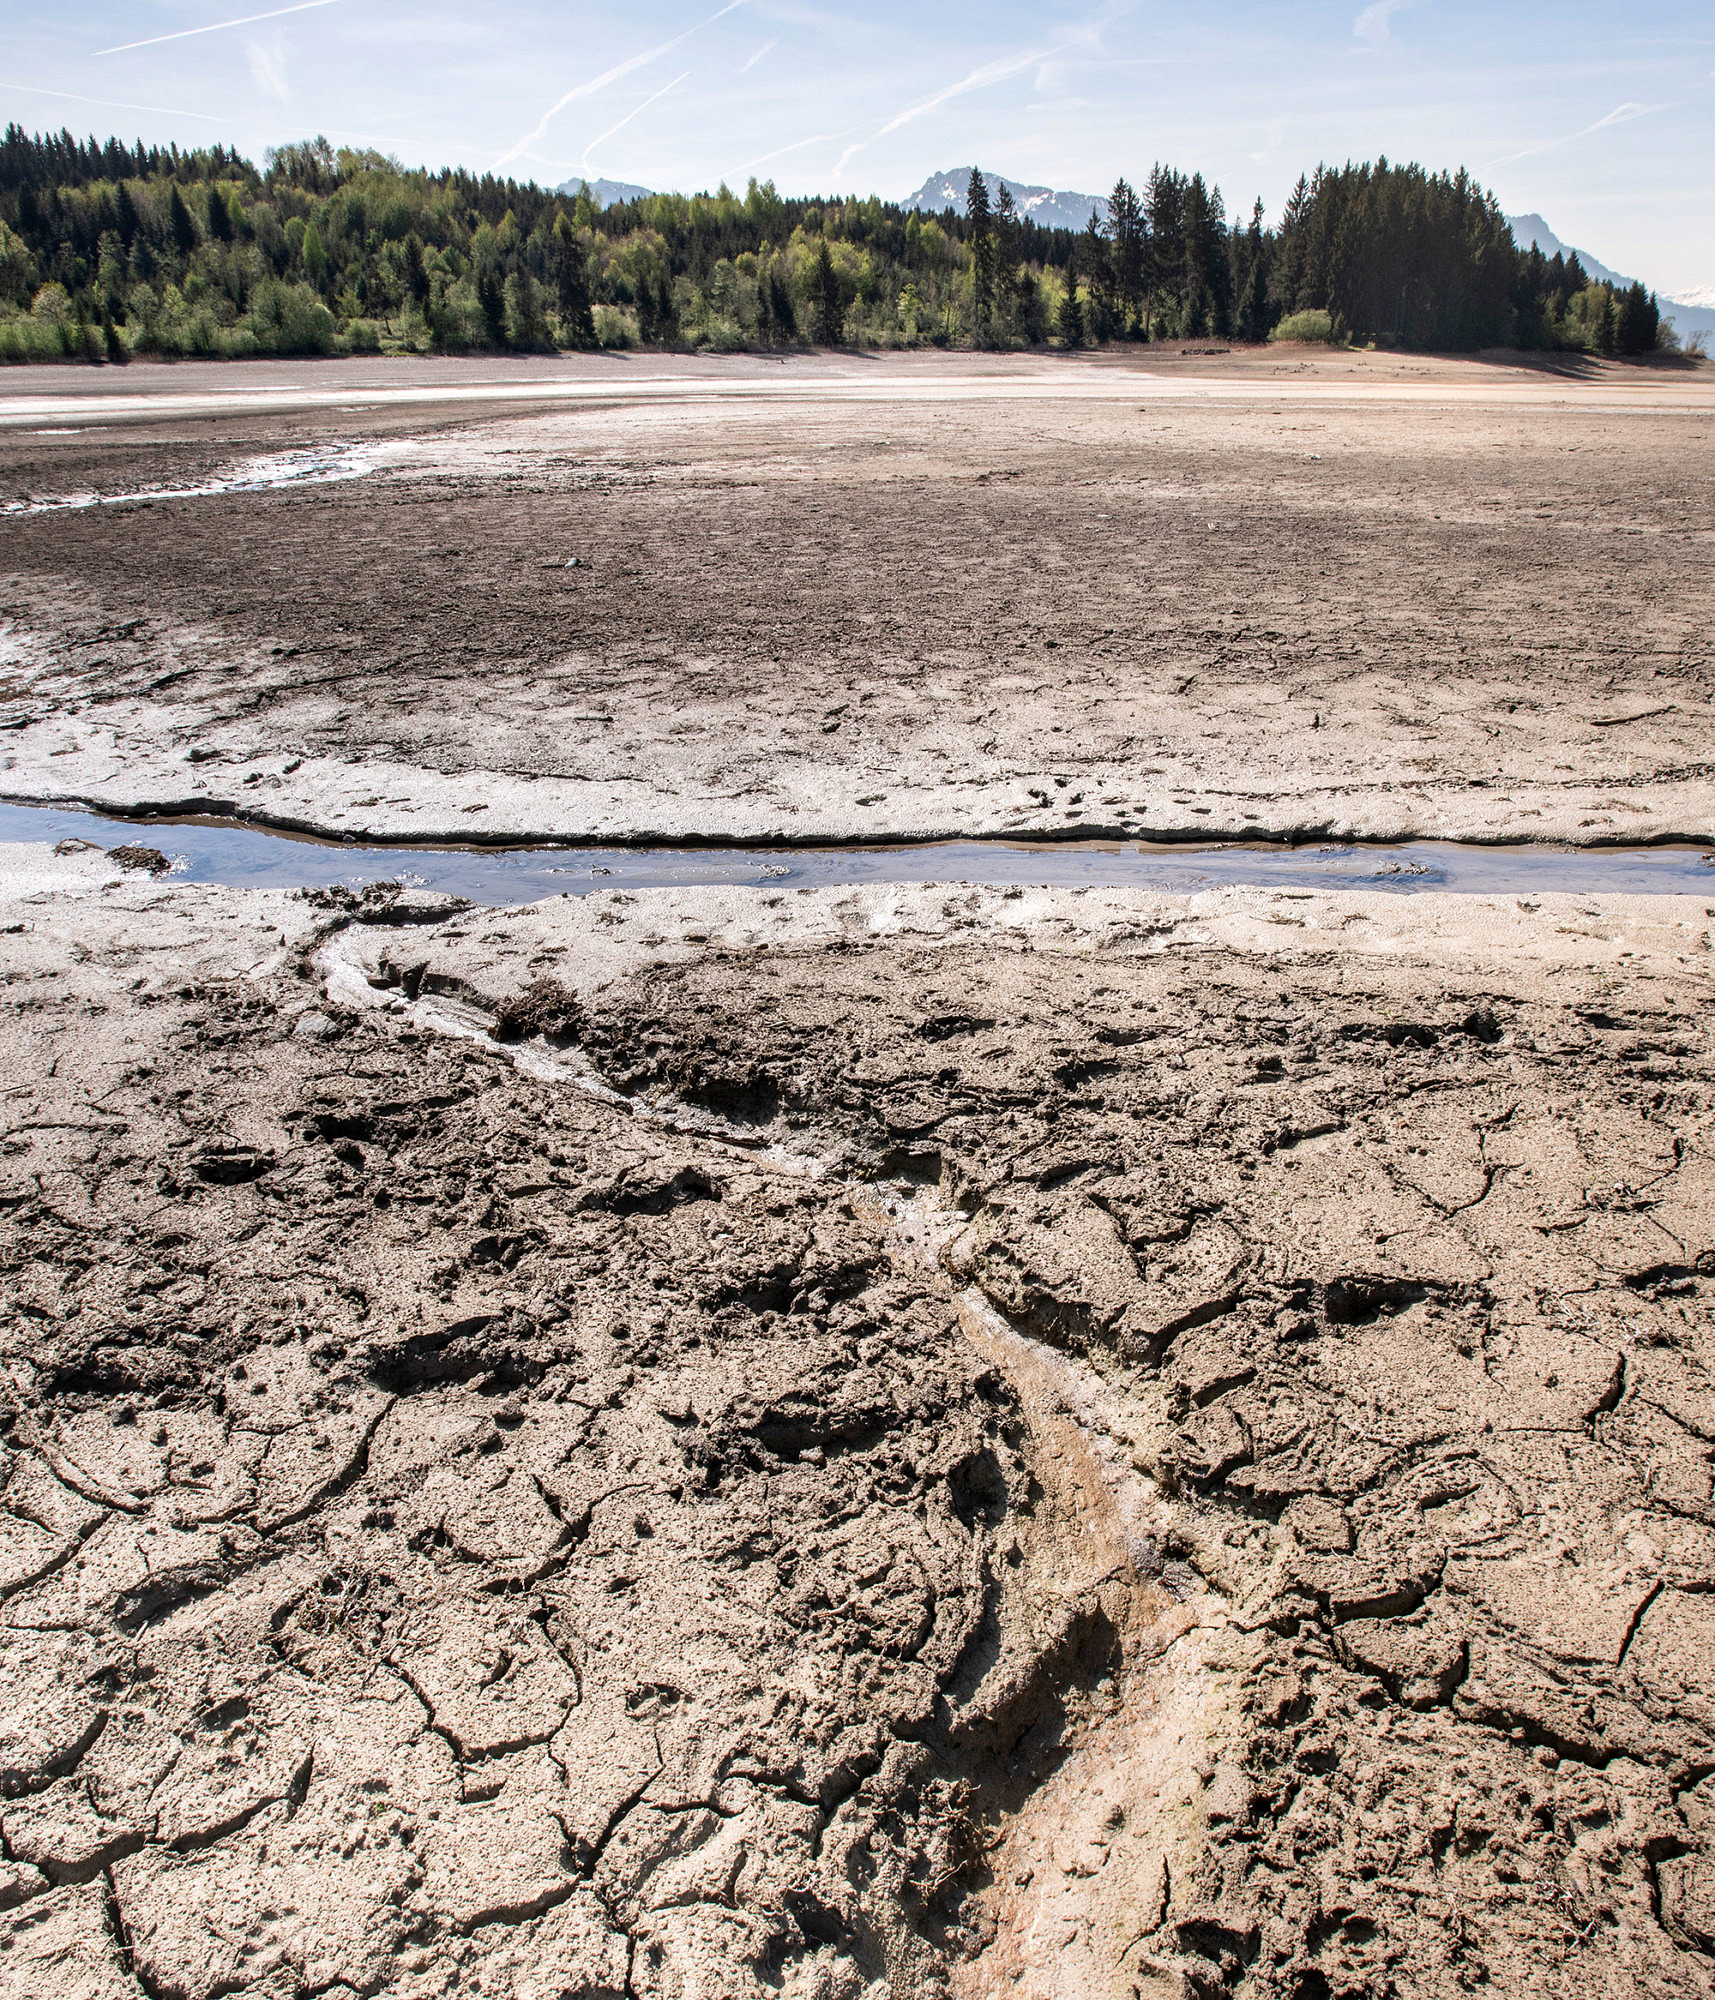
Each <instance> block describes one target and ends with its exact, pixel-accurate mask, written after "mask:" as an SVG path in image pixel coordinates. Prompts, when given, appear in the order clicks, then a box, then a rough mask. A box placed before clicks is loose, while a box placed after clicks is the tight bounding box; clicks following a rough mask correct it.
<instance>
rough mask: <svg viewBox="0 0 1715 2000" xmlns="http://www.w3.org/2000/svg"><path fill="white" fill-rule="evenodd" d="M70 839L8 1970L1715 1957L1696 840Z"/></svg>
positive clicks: (28, 1975)
mask: <svg viewBox="0 0 1715 2000" xmlns="http://www.w3.org/2000/svg"><path fill="white" fill-rule="evenodd" d="M1529 900H1533V901H1534V902H1535V907H1534V908H1532V909H1526V908H1522V907H1520V903H1519V901H1518V899H1516V898H1505V899H1494V900H1485V899H1481V898H1473V897H1464V896H1456V895H1449V896H1437V897H1424V898H1418V899H1415V900H1413V901H1411V902H1409V903H1407V902H1403V901H1402V900H1401V899H1399V898H1398V897H1389V896H1384V895H1378V894H1364V893H1346V894H1340V895H1330V894H1324V893H1320V892H1309V893H1305V892H1298V891H1294V892H1284V891H1273V890H1269V889H1265V888H1257V889H1225V890H1219V891H1215V892H1211V893H1209V894H1205V895H1202V896H1199V897H1195V898H1185V897H1173V896H1165V895H1152V894H1148V893H1144V892H1141V891H1136V890H1117V889H1100V888H1088V889H1085V890H1083V891H1079V890H1068V889H1049V890H1040V889H1022V888H1014V889H1010V890H1009V889H978V888H966V889H957V890H951V889H948V888H945V887H940V888H931V887H926V886H921V885H917V886H914V885H871V886H862V887H854V888H850V889H845V890H830V889H822V890H814V891H812V892H810V893H809V894H806V895H796V894H794V895H787V894H785V893H783V892H780V891H777V890H773V889H769V888H766V887H764V888H753V887H726V888H719V887H716V888H703V889H696V890H690V889H677V890H673V889H665V890H651V889H640V888H616V887H611V886H610V887H607V888H605V889H603V890H600V891H598V892H596V893H592V894H589V895H584V896H577V897H571V898H563V897H557V898H555V899H554V900H552V901H551V902H548V903H544V904H539V905H535V906H530V907H518V908H511V909H492V910H484V909H474V908H464V909H461V908H460V907H459V906H457V905H456V904H455V903H452V902H451V901H449V899H447V898H445V897H442V896H437V895H435V894H433V893H432V892H430V891H427V890H403V891H400V890H397V889H391V890H389V889H381V890H371V891H369V892H367V893H366V894H364V895H362V896H357V895H353V894H345V895H341V894H337V893H329V892H321V893H312V894H311V895H309V896H304V895H299V894H289V893H284V892H280V891H274V890H237V889H230V888H224V887H219V886H199V885H194V884H184V883H181V882H178V881H175V880H172V879H170V878H169V879H164V880H154V879H151V878H149V877H147V876H146V875H141V874H137V873H127V872H125V871H123V870H122V869H120V868H118V867H117V866H115V865H114V864H113V863H112V862H111V861H109V860H108V859H107V858H106V857H105V856H103V855H101V854H100V853H94V852H89V851H78V852H72V853H68V854H65V855H59V856H55V855H53V854H51V853H50V852H48V851H47V850H45V849H41V848H38V849H35V850H33V851H30V852H23V851H21V850H18V849H15V848H14V849H12V850H11V851H10V853H9V855H8V856H7V858H6V859H5V861H4V863H3V864H0V925H3V926H4V931H5V935H6V938H7V946H8V950H7V960H6V965H7V972H8V980H7V984H6V988H5V993H4V1002H5V1006H6V1010H7V1011H6V1016H5V1030H4V1035H3V1037H0V1061H3V1064H4V1071H3V1077H0V1082H3V1087H4V1091H5V1097H4V1103H5V1109H6V1129H5V1137H4V1140H3V1142H0V1143H3V1146H4V1158H3V1162H0V1204H3V1208H0V1215H3V1218H4V1219H3V1224H0V1227H3V1229H4V1251H5V1272H4V1283H5V1287H6V1293H5V1308H4V1313H3V1315H0V1342H3V1343H4V1353H3V1357H0V1358H3V1364H4V1369H5V1381H6V1384H7V1400H8V1425H7V1429H6V1432H5V1447H6V1454H7V1456H6V1458H5V1461H4V1478H5V1487H4V1497H5V1511H4V1513H3V1514H0V1529H3V1531H4V1539H3V1541H0V1551H3V1561H4V1572H3V1576H0V1600H3V1603H0V1617H3V1619H4V1623H5V1628H6V1643H5V1645H4V1646H3V1647H0V1675H3V1676H4V1678H5V1681H6V1688H5V1693H4V1698H3V1699H0V1791H3V1794H4V1796H3V1799H0V1826H3V1830H4V1836H5V1848H4V1854H5V1860H4V1864H3V1866H4V1885H5V1886H4V1901H5V1903H6V1905H7V1907H6V1909H5V1910H4V1913H3V1914H0V1927H3V1929H0V1935H3V1939H4V1947H5V1948H4V1949H3V1950H0V1982H4V1985H5V1987H6V1989H7V1990H11V1991H16V1992H18V1993H20V1994H22V1993H26V1992H28V1993H40V1992H62V1991H63V1992H77V1993H80V1994H82V1993H90V1994H99V1995H107V1994H112V1995H115V1996H119V1995H124V1996H127V2000H135V1996H137V1995H138V1994H150V1995H173V1996H187V2000H188V1997H189V1996H194V2000H215V1996H217V1995H220V1994H222V1993H228V1992H234V1991H248V1992H256V1993H262V1994H265V1995H269V1996H275V1995H279V1996H286V1995H291V1996H293V2000H298V1996H302V1995H307V1994H310V1993H326V1994H337V1995H340V1996H341V2000H347V1996H350V1997H351V2000H355V1996H356V1995H358V1994H364V1995H371V1994H377V1995H379V1994H384V1995H387V1996H400V2000H419V1996H426V1995H431V1994H435V1995H438V1994H444V1993H452V1992H454V1991H458V1992H471V1991H481V1992H483V1993H485V1994H501V1995H511V1996H515V1997H516V2000H524V1996H526V1995H529V1996H547V1995H560V1994H565V1993H575V1994H581V1995H589V1996H597V1995H612V1996H614V1997H615V2000H618V1996H620V1995H622V1994H623V1995H627V1996H651V2000H653V1996H662V1997H663V2000H666V1996H688V1995H690V1994H693V1993H695V1994H699V1995H728V1994H730V1995H733V1996H735V2000H736V1996H739V1995H749V1994H752V1993H754V1992H755V1991H757V1990H758V1989H759V1988H761V1989H763V1990H777V1991H782V1992H786V1993H790V1994H794V1995H804V1996H810V1995H815V1996H829V1997H830V2000H831V1996H836V1995H838V1996H848V1995H849V1996H858V1995H863V1996H874V2000H881V1996H884V1995H886V1996H904V1995H912V1996H915V1995H919V1994H923V1995H927V1994H934V1993H957V1994H959V1995H971V1996H975V1995H979V1994H987V1993H991V1992H996V1991H1002V1990H1007V1991H1012V1992H1018V1993H1023V1994H1026V1995H1031V1996H1041V2000H1047V1996H1048V1995H1050V1994H1066V1993H1072V1992H1076V1993H1078V1994H1080V1995H1083V1994H1105V1993H1108V1992H1113V1993H1118V1994H1126V1995H1133V1994H1140V1993H1141V1994H1145V1995H1149V1996H1151V2000H1154V1996H1157V1995H1160V1996H1166V1995H1186V1994H1196V1995H1199V1996H1208V1995H1219V1994H1233V1995H1266V1996H1270V2000H1274V1996H1279V2000H1288V1997H1289V1996H1290V2000H1303V1996H1308V1995H1314V1994H1324V1993H1351V1992H1366V1993H1381V1992H1385V1991H1389V1990H1393V1991H1397V1992H1401V1993H1408V1992H1409V1993H1414V1994H1416V1993H1421V1994H1436V1995H1441V1994H1446V1995H1448V1996H1451V1995H1453V1994H1456V1993H1463V1992H1467V1991H1469V1990H1471V1989H1472V1988H1473V1987H1475V1986H1478V1985H1487V1986H1488V1987H1489V1988H1490V1989H1491V1990H1493V1991H1496V1992H1504V1993H1519V1994H1524V1993H1533V1994H1534V1993H1555V1992H1567V1993H1571V1992H1573V1991H1580V1992H1582V1991H1591V1990H1594V1991H1625V1992H1629V1993H1630V1992H1636V1993H1649V1994H1674V1995H1679V1994H1685V1995H1692V1994H1696V1995H1708V1994H1709V1993H1711V1992H1712V1991H1715V1978H1712V1965H1715V1961H1712V1959H1711V1956H1710V1952H1711V1949H1712V1948H1715V1860H1712V1849H1715V1797H1712V1796H1711V1794H1712V1791H1715V1710H1712V1709H1711V1707H1710V1703H1709V1696H1708V1689H1707V1662H1708V1658H1709V1656H1710V1650H1711V1646H1712V1644H1715V1626H1712V1625H1711V1622H1710V1606H1711V1604H1715V1503H1712V1496H1711V1480H1710V1459H1711V1450H1712V1440H1715V1385H1712V1384H1711V1381H1710V1377H1709V1363H1710V1351H1711V1341H1710V1317H1709V1298H1710V1290H1711V1286H1715V1161H1712V1160H1711V1156H1710V1135H1709V1112H1708V1105H1709V1102H1710V1091H1711V1085H1712V1083H1715V1050H1712V1049H1711V1046H1710V1037H1709V1009H1710V1002H1711V997H1712V994H1711V968H1712V967H1715V954H1712V953H1711V950H1710V944H1711V935H1710V934H1711V928H1712V920H1711V918H1710V916H1709V912H1708V910H1707V908H1706V905H1705V903H1704V901H1703V900H1702V899H1698V898H1690V897H1672V896H1651V897H1647V898H1635V899H1627V898H1621V897H1608V898H1600V899H1596V898H1574V897H1562V896H1552V895H1549V896H1543V897H1541V898H1540V899H1529Z"/></svg>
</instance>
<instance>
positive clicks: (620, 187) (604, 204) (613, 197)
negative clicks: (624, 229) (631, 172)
mask: <svg viewBox="0 0 1715 2000" xmlns="http://www.w3.org/2000/svg"><path fill="white" fill-rule="evenodd" d="M589 185H590V196H591V199H592V200H593V201H594V202H595V205H596V207H597V208H612V206H613V205H614V203H615V202H616V201H641V200H642V199H643V197H644V196H645V195H646V194H653V193H654V192H655V190H654V189H653V188H646V187H638V186H636V185H635V184H634V183H633V182H631V181H591V182H590V184H589ZM582 186H583V182H582V181H581V180H576V181H566V182H564V183H562V184H561V186H559V187H557V188H556V189H555V190H554V192H555V193H556V194H576V193H577V191H578V189H579V188H581V187H582Z"/></svg>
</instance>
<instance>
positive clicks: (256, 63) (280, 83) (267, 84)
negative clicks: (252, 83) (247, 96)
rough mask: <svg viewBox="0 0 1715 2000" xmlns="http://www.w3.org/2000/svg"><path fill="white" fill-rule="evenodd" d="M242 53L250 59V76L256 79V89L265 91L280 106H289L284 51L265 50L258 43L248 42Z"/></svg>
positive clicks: (289, 93) (289, 95)
mask: <svg viewBox="0 0 1715 2000" xmlns="http://www.w3.org/2000/svg"><path fill="white" fill-rule="evenodd" d="M244 53H245V55H246V56H248V57H249V59H250V74H251V75H252V76H253V77H254V78H255V79H256V83H257V87H258V88H259V89H261V90H265V91H266V92H267V93H268V95H269V96H270V97H275V98H278V99H279V101H280V102H281V103H282V104H290V103H291V101H292V93H291V90H290V88H289V87H288V85H287V83H286V52H285V50H284V49H280V48H272V49H265V48H264V47H263V46H262V44H261V43H260V42H248V43H246V44H245V49H244Z"/></svg>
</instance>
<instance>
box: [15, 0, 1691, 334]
mask: <svg viewBox="0 0 1715 2000" xmlns="http://www.w3.org/2000/svg"><path fill="white" fill-rule="evenodd" d="M246 16H264V17H265V18H249V19H245V18H243V17H246ZM7 18H8V19H9V20H10V21H11V23H12V25H11V27H10V28H9V29H8V30H7V31H6V37H5V53H4V55H3V56H0V118H7V119H10V118H15V119H17V120H18V121H19V122H20V123H22V124H23V125H25V126H26V127H28V128H30V129H37V128H41V127H46V126H52V127H56V128H57V127H58V126H59V125H61V124H70V125H71V126H72V127H73V129H74V130H76V131H79V132H83V131H87V130H95V131H98V132H100V133H102V134H105V133H107V132H108V131H109V130H115V129H116V130H118V131H121V132H123V133H124V134H126V135H127V136H136V135H141V136H143V137H145V138H148V139H152V140H166V139H177V140H178V141H180V142H181V143H186V144H188V143H197V142H201V143H207V142H208V141H210V140H212V139H214V138H217V137H218V138H221V139H224V140H227V141H229V142H231V143H233V144H236V145H237V146H238V147H239V148H240V150H242V151H244V152H246V153H249V154H251V155H253V156H258V157H259V156H260V154H261V152H262V151H263V149H264V148H265V147H266V146H268V145H270V144H274V143H278V142H280V141H283V140H287V139H293V138H298V137H303V136H307V135H309V134H312V133H315V132H318V131H325V132H326V133H327V134H328V135H329V136H330V137H331V138H333V139H335V140H336V141H337V142H341V143H367V144H374V145H377V146H380V147H381V148H383V149H384V150H388V151H394V152H397V153H398V154H399V156H400V157H401V158H402V159H403V160H404V161H405V162H406V163H407V164H408V165H418V164H426V165H432V166H439V165H442V164H451V163H457V164H462V165H464V166H468V167H472V168H476V169H478V170H482V169H489V168H493V169H497V170H499V171H501V172H510V173H514V174H517V175H518V176H519V177H520V178H525V177H534V178H538V179H542V180H545V181H551V182H554V181H560V180H564V179H566V178H567V177H568V176H570V175H574V174H577V173H579V172H580V171H581V172H587V173H588V174H590V175H591V176H592V177H593V176H595V175H598V174H605V175H607V176H609V177H611V178H614V179H620V180H633V181H641V182H643V183H645V184H646V185H648V186H652V187H663V188H687V189H689V188H697V187H712V186H714V185H715V184H716V183H717V182H718V181H720V180H721V179H722V178H725V179H726V180H727V181H729V182H730V183H731V184H732V185H733V186H734V187H739V188H742V186H743V185H744V182H745V180H746V178H747V177H748V176H749V175H750V174H752V173H754V174H756V175H758V176H759V177H761V178H764V179H766V178H768V177H770V176H772V177H773V178H774V179H775V180H777V182H778V183H779V185H780V186H781V188H782V189H783V190H785V191H787V192H800V191H812V190H814V191H820V192H858V193H869V192H872V191H873V192H878V193H881V194H884V195H889V196H899V195H903V194H906V193H908V192H910V191H911V190H912V189H913V188H915V187H916V186H917V185H918V184H919V183H920V182H921V181H922V180H923V178H924V177H925V175H926V174H928V173H929V172H930V171H931V170H934V169H939V168H945V167H950V166H954V165H958V164H961V163H963V162H967V161H970V160H977V161H979V162H980V163H981V164H982V165H983V166H985V167H988V168H992V169H994V170H997V171H1000V172H1003V173H1007V174H1010V175H1013V176H1015V177H1016V178H1018V179H1021V180H1027V181H1042V182H1047V183H1050V184H1051V185H1054V186H1057V187H1070V188H1079V189H1083V190H1086V191H1093V192H1098V193H1099V192H1101V191H1102V190H1104V189H1105V188H1107V187H1109V186H1110V185H1111V184H1112V182H1113V179H1114V177H1115V175H1116V174H1119V173H1126V174H1128V175H1131V176H1133V177H1134V178H1135V177H1137V176H1140V175H1142V174H1145V173H1147V171H1148V168H1149V164H1150V162H1151V161H1152V160H1154V159H1158V158H1159V159H1164V160H1169V161H1171V162H1173V163H1174V164H1176V165H1178V166H1180V167H1182V168H1184V169H1185V170H1187V171H1189V170H1191V169H1192V168H1200V169H1201V170H1202V171H1203V172H1204V173H1205V174H1207V175H1209V176H1210V177H1212V178H1213V179H1214V180H1216V181H1217V182H1219V184H1220V186H1221V188H1222V190H1223V192H1224V193H1225V195H1226V197H1227V200H1228V204H1229V207H1231V208H1234V209H1246V210H1248V208H1249V205H1250V203H1251V201H1252V200H1253V199H1254V198H1255V197H1256V196H1258V195H1260V196H1261V197H1262V199H1263V201H1264V203H1265V204H1266V206H1267V208H1268V210H1269V211H1270V213H1271V214H1272V213H1275V212H1277V211H1278V209H1279V207H1280V204H1281V202H1282V201H1283V200H1284V198H1285V196H1286V194H1287V192H1288V191H1289V189H1290V187H1291V185H1292V182H1293V180H1294V179H1295V178H1296V176H1297V174H1298V173H1299V171H1300V170H1301V169H1305V168H1309V167H1312V166H1314V164H1315V163H1316V161H1317V160H1318V159H1329V160H1344V159H1347V158H1365V157H1373V156H1374V155H1375V154H1377V153H1379V152H1385V153H1386V154H1387V155H1388V156H1389V157H1390V158H1394V159H1421V160H1422V161H1424V163H1425V164H1427V165H1431V166H1458V165H1461V164H1462V165H1465V166H1467V167H1469V168H1470V169H1471V170H1472V171H1473V172H1474V173H1475V174H1477V175H1478V176H1479V177H1480V178H1481V179H1482V180H1483V181H1485V182H1486V183H1487V184H1488V185H1490V186H1492V187H1493V188H1494V189H1495V191H1496V193H1497V194H1498V196H1499V197H1500V201H1501V205H1502V207H1503V208H1505V209H1507V210H1508V211H1509V212H1511V213H1518V212H1521V211H1530V210H1535V211H1538V212H1540V213H1541V214H1542V215H1543V216H1544V217H1545V218H1546V219H1547V221H1548V223H1549V224H1550V226H1551V227H1552V228H1553V229H1555V230H1556V231H1557V232H1558V233H1559V234H1560V235H1561V236H1562V237H1563V238H1565V239H1566V240H1567V241H1569V242H1575V243H1578V244H1581V245H1582V246H1583V247H1585V248H1586V249H1588V250H1590V251H1592V252H1593V253H1594V254H1595V255H1597V256H1598V257H1600V258H1602V259H1603V260H1604V261H1605V262H1607V263H1609V264H1611V265H1613V266H1615V267H1616V268H1618V269H1620V270H1624V271H1626V272H1628V273H1636V274H1638V275H1640V276H1642V277H1644V278H1645V279H1646V280H1647V281H1648V282H1650V283H1652V284H1654V285H1656V286H1657V287H1658V288H1660V289H1661V290H1663V291H1665V292H1670V293H1675V294H1678V295H1683V294H1684V293H1685V292H1686V291H1688V290H1691V289H1693V288H1697V287H1703V286H1715V145H1712V144H1711V133H1712V131H1715V9H1711V7H1710V5H1709V4H1708V0H1654V4H1652V5H1650V6H1648V7H1633V8H1616V7H1614V6H1613V5H1612V4H1611V0H1609V3H1608V4H1605V5H1595V4H1587V0H1570V3H1568V0H1557V4H1555V5H1552V6H1551V5H1549V4H1547V0H1520V4H1506V0H1502V4H1500V5H1496V4H1494V0H1487V4H1474V0H1361V4H1360V0H1344V4H1331V3H1325V0H1304V4H1296V5H1272V6H1266V5H1256V4H1249V0H1227V4H1224V5H1214V4H1209V0H1173V3H1172V4H1161V0H1149V4H1145V0H1138V4H1130V5H1128V4H1123V0H1096V3H1095V4H1092V5H1086V6H1069V5H1061V4H1057V0H1048V4H1044V5H1036V6H1027V5H1024V4H1020V0H987V4H974V0H972V3H971V4H967V0H940V4H939V5H936V6H933V7H922V6H908V5H903V4H900V0H883V4H867V5H865V4H860V0H730V4H723V0H700V3H699V0H628V4H626V5H624V6H617V5H612V4H587V5H550V4H545V0H487V4H483V5H480V6H478V5H471V4H468V0H467V4H464V5H459V6H455V5H452V4H450V0H308V4H303V0H300V4H299V5H297V6H295V7H291V8H289V9H285V10H278V11H277V10H276V9H275V8H274V7H271V6H270V5H269V4H268V0H224V4H223V0H56V4H54V5H46V4H42V0H10V4H9V5H8V7H7Z"/></svg>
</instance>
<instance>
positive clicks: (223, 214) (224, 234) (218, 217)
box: [208, 181, 232, 243]
mask: <svg viewBox="0 0 1715 2000" xmlns="http://www.w3.org/2000/svg"><path fill="white" fill-rule="evenodd" d="M208 233H209V235H210V236H213V237H217V238H218V239H219V240H220V241H221V242H222V243H230V242H231V241H232V211H231V209H229V208H228V207H227V205H226V197H225V196H224V195H223V194H222V193H221V191H220V189H219V188H217V187H216V186H215V184H214V182H213V181H210V182H209V184H208Z"/></svg>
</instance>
